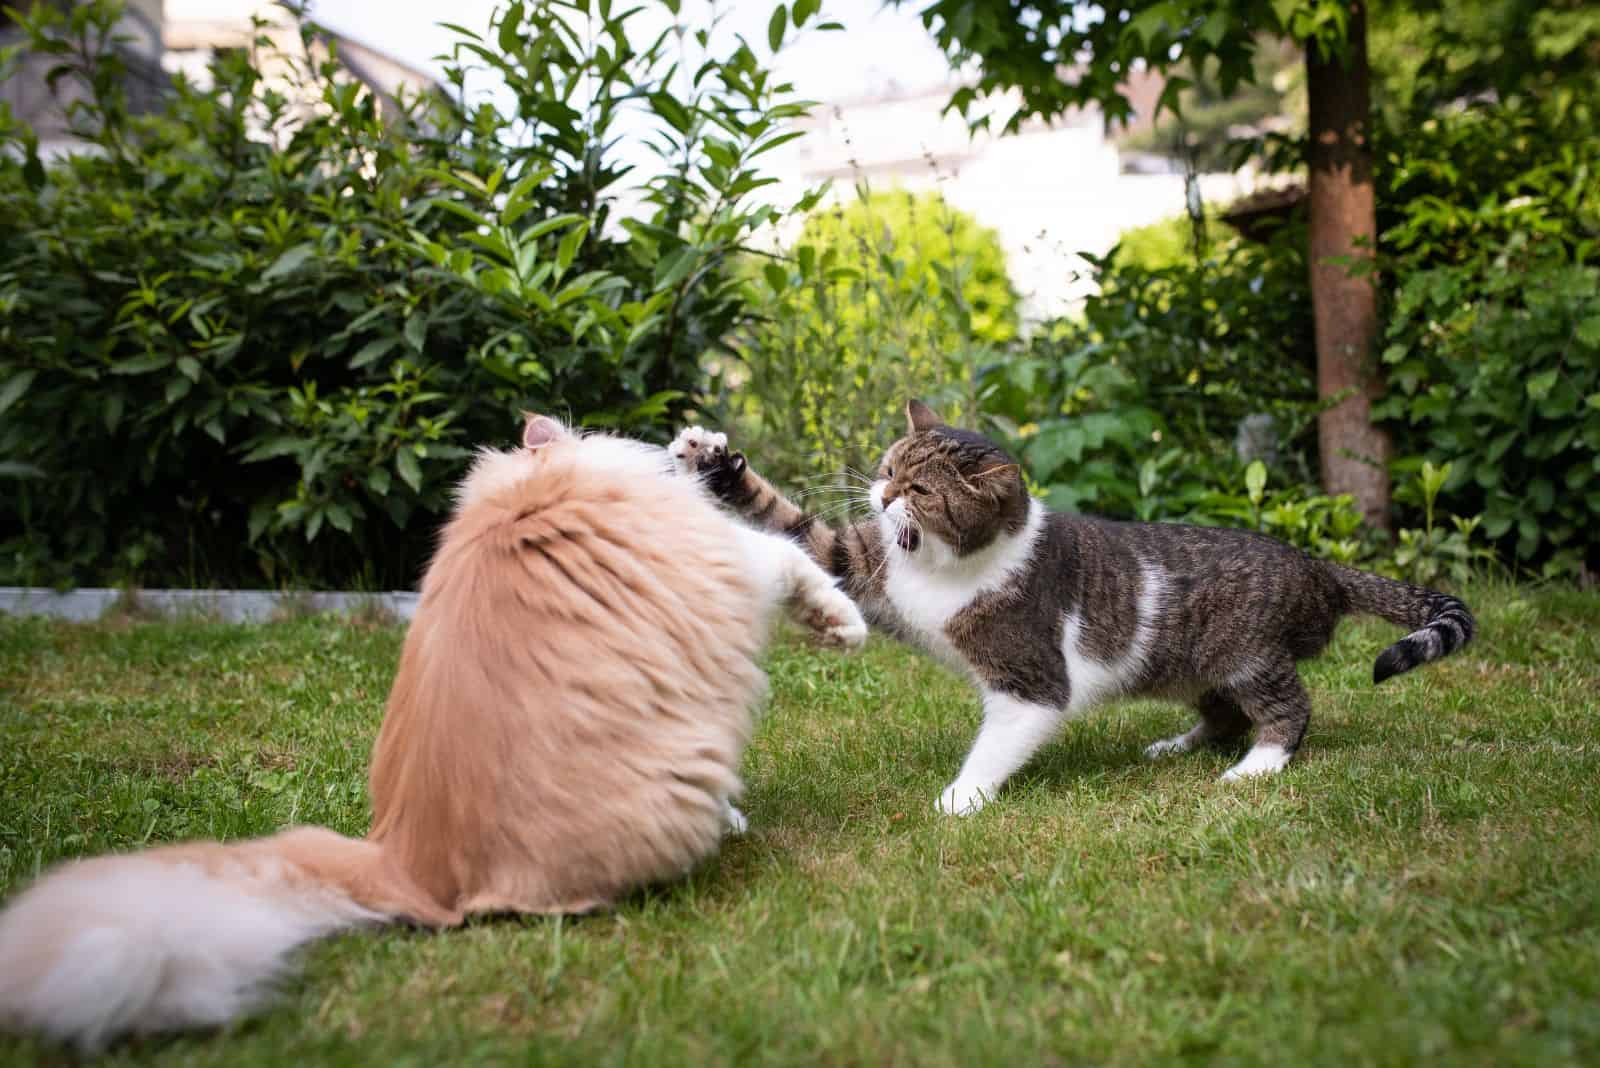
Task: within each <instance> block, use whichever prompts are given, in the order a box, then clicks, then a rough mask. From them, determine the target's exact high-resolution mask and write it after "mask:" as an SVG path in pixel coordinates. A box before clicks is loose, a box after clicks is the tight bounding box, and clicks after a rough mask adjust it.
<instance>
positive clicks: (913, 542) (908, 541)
mask: <svg viewBox="0 0 1600 1068" xmlns="http://www.w3.org/2000/svg"><path fill="white" fill-rule="evenodd" d="M894 542H895V544H896V545H898V546H900V548H902V549H904V550H905V551H906V552H908V553H914V552H916V551H917V548H918V547H919V546H921V545H922V535H921V534H918V533H917V530H916V528H915V527H912V526H904V527H901V528H900V533H898V534H896V535H895V536H894Z"/></svg>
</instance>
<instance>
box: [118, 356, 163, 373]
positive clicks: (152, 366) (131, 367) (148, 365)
mask: <svg viewBox="0 0 1600 1068" xmlns="http://www.w3.org/2000/svg"><path fill="white" fill-rule="evenodd" d="M170 363H172V357H171V356H167V355H164V354H163V353H159V352H150V353H146V354H145V355H143V356H131V357H129V358H128V359H126V360H118V361H117V362H116V363H114V364H112V365H111V367H110V371H111V373H112V374H114V375H143V374H149V373H150V372H151V371H159V370H161V369H162V368H163V367H166V366H167V365H168V364H170Z"/></svg>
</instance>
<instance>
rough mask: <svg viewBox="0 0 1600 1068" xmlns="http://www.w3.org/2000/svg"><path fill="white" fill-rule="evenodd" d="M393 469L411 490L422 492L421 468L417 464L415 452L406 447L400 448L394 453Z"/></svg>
mask: <svg viewBox="0 0 1600 1068" xmlns="http://www.w3.org/2000/svg"><path fill="white" fill-rule="evenodd" d="M394 469H395V471H396V472H397V473H398V474H399V475H400V477H401V479H403V480H404V481H405V484H406V485H408V486H410V487H411V492H413V493H421V492H422V468H421V467H420V466H418V464H417V454H416V453H414V452H412V451H411V450H410V449H408V448H401V449H400V451H399V452H397V453H395V454H394Z"/></svg>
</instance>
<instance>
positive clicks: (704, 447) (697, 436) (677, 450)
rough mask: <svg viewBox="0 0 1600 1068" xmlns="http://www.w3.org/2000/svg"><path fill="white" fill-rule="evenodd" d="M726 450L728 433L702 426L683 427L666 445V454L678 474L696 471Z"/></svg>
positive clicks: (689, 473) (688, 473)
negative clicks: (670, 442) (670, 458)
mask: <svg viewBox="0 0 1600 1068" xmlns="http://www.w3.org/2000/svg"><path fill="white" fill-rule="evenodd" d="M727 451H728V435H726V434H719V433H717V432H716V431H714V430H707V429H706V428H705V427H703V426H691V427H685V428H684V429H682V430H680V431H678V436H677V437H675V438H673V439H672V444H671V445H668V446H667V455H669V456H671V457H672V464H673V466H674V467H676V468H677V469H678V473H679V474H684V475H692V474H695V473H697V472H698V471H699V470H700V469H701V468H702V467H704V466H705V465H706V464H707V463H708V462H709V461H712V460H715V459H717V458H718V457H720V456H721V455H723V454H724V453H726V452H727Z"/></svg>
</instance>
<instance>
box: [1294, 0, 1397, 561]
mask: <svg viewBox="0 0 1600 1068" xmlns="http://www.w3.org/2000/svg"><path fill="white" fill-rule="evenodd" d="M1366 20H1367V13H1366V5H1365V4H1364V3H1363V2H1361V0H1356V2H1354V3H1352V4H1351V5H1350V24H1349V31H1350V32H1349V37H1348V42H1347V45H1346V48H1345V53H1344V55H1343V57H1339V56H1326V57H1324V56H1320V55H1318V48H1317V46H1316V45H1314V44H1313V45H1312V46H1310V47H1309V48H1308V49H1307V50H1306V76H1307V91H1308V93H1309V96H1310V111H1311V129H1310V152H1309V156H1310V158H1309V160H1308V161H1307V162H1308V163H1309V164H1310V170H1311V196H1310V204H1309V207H1310V227H1311V233H1310V250H1309V251H1310V255H1309V260H1310V264H1311V306H1312V311H1313V314H1314V317H1315V320H1316V339H1317V395H1318V396H1319V397H1322V398H1324V399H1326V398H1328V397H1332V396H1336V395H1338V394H1342V393H1347V392H1348V393H1350V395H1349V396H1348V397H1346V398H1345V399H1344V400H1342V401H1340V402H1339V404H1337V405H1336V406H1334V407H1333V408H1330V409H1328V410H1327V411H1325V412H1323V413H1322V415H1321V416H1319V417H1318V419H1317V444H1318V448H1319V450H1320V452H1321V454H1322V486H1323V489H1324V491H1325V492H1327V493H1330V494H1340V493H1348V494H1351V495H1352V496H1354V497H1355V500H1356V504H1357V505H1358V506H1359V507H1360V509H1361V511H1362V514H1363V515H1365V516H1366V519H1367V522H1368V523H1369V524H1371V525H1372V526H1375V527H1379V528H1381V529H1384V530H1388V529H1389V467H1388V464H1389V456H1390V444H1389V436H1388V435H1387V434H1385V433H1384V432H1383V431H1382V430H1379V429H1378V428H1377V427H1375V426H1373V425H1372V420H1371V414H1370V413H1371V408H1372V402H1373V400H1375V399H1376V398H1377V397H1378V396H1379V395H1380V394H1381V393H1382V392H1383V376H1382V373H1381V371H1380V369H1379V367H1378V362H1377V359H1376V358H1375V355H1374V353H1373V341H1374V338H1375V336H1376V333H1377V325H1378V298H1377V289H1376V278H1375V277H1374V276H1373V275H1372V273H1371V272H1370V271H1368V270H1366V269H1365V268H1364V267H1363V266H1358V267H1357V269H1356V271H1355V273H1354V274H1352V273H1351V265H1350V261H1356V262H1357V263H1358V264H1359V261H1363V260H1365V261H1370V260H1371V258H1372V254H1373V251H1374V248H1375V246H1376V239H1377V230H1378V222H1377V214H1376V210H1375V206H1374V198H1373V188H1372V144H1371V142H1370V140H1369V138H1368V129H1369V124H1370V102H1369V97H1368V88H1367V28H1366ZM1336 259H1337V260H1338V261H1339V262H1334V261H1335V260H1336Z"/></svg>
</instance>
